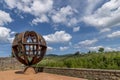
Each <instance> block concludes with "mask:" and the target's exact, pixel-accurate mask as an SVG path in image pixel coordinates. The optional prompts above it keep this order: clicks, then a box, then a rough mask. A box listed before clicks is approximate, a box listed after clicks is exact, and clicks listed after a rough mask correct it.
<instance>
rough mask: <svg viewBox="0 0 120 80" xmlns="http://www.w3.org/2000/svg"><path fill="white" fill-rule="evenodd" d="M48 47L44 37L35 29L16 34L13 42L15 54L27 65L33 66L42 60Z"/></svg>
mask: <svg viewBox="0 0 120 80" xmlns="http://www.w3.org/2000/svg"><path fill="white" fill-rule="evenodd" d="M46 49H47V46H46V42H45V40H44V38H43V37H42V36H41V35H39V34H37V33H36V32H34V31H26V32H22V33H18V34H16V35H15V39H14V41H13V43H12V52H13V55H14V56H15V57H16V59H17V60H18V61H20V62H21V63H22V64H24V65H26V66H31V65H33V64H36V63H38V62H39V61H41V60H42V59H43V57H44V55H45V53H46Z"/></svg>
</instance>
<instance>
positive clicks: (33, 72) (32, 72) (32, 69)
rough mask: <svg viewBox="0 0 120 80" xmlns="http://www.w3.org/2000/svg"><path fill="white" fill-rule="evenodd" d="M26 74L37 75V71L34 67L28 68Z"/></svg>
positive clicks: (25, 70)
mask: <svg viewBox="0 0 120 80" xmlns="http://www.w3.org/2000/svg"><path fill="white" fill-rule="evenodd" d="M24 74H28V75H29V74H36V71H35V69H34V68H33V67H29V66H28V67H26V68H25V69H24Z"/></svg>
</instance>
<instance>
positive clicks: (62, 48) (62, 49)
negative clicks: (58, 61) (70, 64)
mask: <svg viewBox="0 0 120 80" xmlns="http://www.w3.org/2000/svg"><path fill="white" fill-rule="evenodd" d="M68 48H69V47H66V46H64V47H60V50H61V51H64V50H67V49H68Z"/></svg>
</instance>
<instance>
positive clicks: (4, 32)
mask: <svg viewBox="0 0 120 80" xmlns="http://www.w3.org/2000/svg"><path fill="white" fill-rule="evenodd" d="M10 34H13V32H12V31H11V30H10V29H8V28H5V27H0V43H4V42H10V43H11V42H12V41H13V37H11V35H10Z"/></svg>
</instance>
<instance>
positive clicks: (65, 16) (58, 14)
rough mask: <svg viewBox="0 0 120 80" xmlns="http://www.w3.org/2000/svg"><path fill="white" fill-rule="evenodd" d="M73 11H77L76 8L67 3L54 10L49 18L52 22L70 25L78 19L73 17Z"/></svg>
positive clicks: (74, 23)
mask: <svg viewBox="0 0 120 80" xmlns="http://www.w3.org/2000/svg"><path fill="white" fill-rule="evenodd" d="M75 13H77V10H76V9H73V8H72V7H71V6H69V5H68V6H66V7H62V8H60V9H59V10H58V11H56V10H54V11H53V12H52V17H51V18H52V21H53V22H54V23H62V24H65V25H67V26H72V25H76V24H77V23H78V20H77V19H76V18H75V17H74V15H75Z"/></svg>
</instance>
